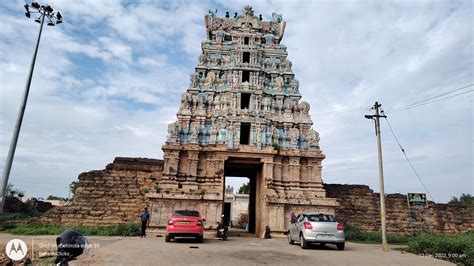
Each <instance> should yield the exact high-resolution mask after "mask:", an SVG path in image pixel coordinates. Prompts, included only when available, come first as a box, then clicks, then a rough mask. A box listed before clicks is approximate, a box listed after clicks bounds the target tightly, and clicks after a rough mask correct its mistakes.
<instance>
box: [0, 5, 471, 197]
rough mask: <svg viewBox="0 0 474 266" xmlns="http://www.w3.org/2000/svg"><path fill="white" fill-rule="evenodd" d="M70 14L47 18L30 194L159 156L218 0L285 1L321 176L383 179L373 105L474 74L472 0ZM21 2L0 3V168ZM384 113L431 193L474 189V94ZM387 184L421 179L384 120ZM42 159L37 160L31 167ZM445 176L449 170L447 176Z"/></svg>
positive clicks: (17, 71) (18, 160) (19, 181)
mask: <svg viewBox="0 0 474 266" xmlns="http://www.w3.org/2000/svg"><path fill="white" fill-rule="evenodd" d="M51 4H52V5H53V7H54V8H56V9H58V10H60V11H61V12H62V14H63V16H64V23H63V24H61V25H58V26H57V27H54V28H51V27H46V28H45V30H44V32H43V34H44V35H43V38H42V40H41V45H40V52H39V56H38V61H37V65H36V69H35V74H34V78H33V84H32V88H31V94H30V98H29V102H28V107H27V112H26V116H25V120H24V124H23V129H22V133H21V136H20V142H19V146H18V149H17V153H16V157H15V162H14V167H13V169H12V175H11V182H12V183H14V184H16V185H17V186H18V187H20V188H23V189H24V190H26V191H27V193H28V195H40V196H47V194H48V193H51V194H58V195H62V196H67V191H66V186H67V184H68V183H69V182H71V181H72V180H74V179H76V177H77V175H78V174H79V173H80V172H82V171H88V170H92V169H102V168H103V167H104V166H105V165H106V164H107V163H109V162H110V161H111V160H112V159H113V158H114V157H115V156H137V157H154V158H160V157H161V156H162V151H161V145H162V144H163V143H164V140H165V137H166V128H167V124H168V123H169V122H171V121H173V120H174V119H175V113H176V111H177V108H178V105H179V95H180V94H181V93H182V92H183V91H184V90H185V89H186V88H187V85H188V83H189V75H190V74H191V73H192V71H193V70H194V67H195V64H196V62H197V58H198V55H199V53H200V49H201V48H200V43H201V40H202V39H204V38H205V26H204V19H203V18H204V15H206V14H207V10H209V9H212V10H214V9H216V8H217V9H218V10H219V11H218V15H223V14H225V11H227V10H228V11H230V12H231V14H233V12H240V11H241V10H242V7H243V6H245V5H247V4H251V5H253V6H254V9H255V12H256V14H260V13H261V14H263V16H264V18H266V19H268V18H270V17H271V13H272V12H273V11H275V12H276V13H282V14H283V18H284V19H285V20H287V22H288V23H287V28H286V32H285V37H284V39H283V44H285V45H287V47H288V53H289V59H290V60H291V61H292V62H293V70H294V72H295V74H296V77H297V78H298V79H299V80H300V90H301V93H302V95H303V100H305V101H308V102H309V103H310V104H311V114H312V116H313V121H314V123H315V128H316V129H317V130H318V131H319V132H320V134H321V146H322V149H323V151H324V152H325V154H326V156H327V159H326V160H325V161H324V162H323V165H324V169H323V175H324V180H325V181H326V182H329V183H334V182H344V183H362V184H369V185H370V186H371V188H373V189H374V190H378V178H377V165H376V164H377V162H376V156H377V155H376V142H375V135H374V128H373V123H372V122H371V121H369V120H366V119H364V117H363V115H364V114H368V113H369V112H368V111H354V112H348V113H343V114H338V115H333V116H328V115H318V114H321V113H322V112H327V111H338V110H345V109H348V108H354V107H361V106H368V105H372V104H373V102H374V101H376V100H378V101H380V102H381V103H382V104H383V107H384V108H385V109H386V110H390V109H393V108H395V107H399V106H403V105H406V104H409V103H411V102H415V101H418V100H420V99H424V98H428V97H431V96H433V95H436V94H439V93H442V92H445V91H447V90H452V89H455V88H457V87H461V86H463V85H466V84H470V83H473V75H474V74H473V71H472V69H473V65H474V63H473V60H474V59H473V58H474V56H473V49H472V44H473V28H474V27H472V20H471V18H472V15H473V14H472V3H471V2H469V1H465V2H457V3H448V2H446V3H444V2H433V3H430V2H427V3H420V2H413V3H408V2H390V3H387V2H384V3H378V2H370V1H367V2H365V1H357V2H320V1H298V2H289V1H258V2H257V3H251V1H232V2H229V1H219V2H217V3H214V2H207V1H205V2H200V1H192V2H169V3H161V2H160V3H154V2H146V1H145V2H137V3H131V2H130V3H129V2H127V3H126V5H125V4H124V3H122V2H119V1H92V0H89V1H74V2H71V1H64V0H55V1H53V2H52V3H51ZM22 9H23V7H22V4H21V3H20V2H5V3H1V4H0V13H1V14H2V18H3V24H2V27H0V50H1V51H5V52H3V53H1V54H0V69H1V70H0V84H1V85H0V96H1V99H0V103H1V109H0V110H1V113H0V128H1V130H0V135H1V137H0V147H1V152H2V153H1V154H0V167H2V169H3V163H4V158H5V156H6V153H7V149H8V146H9V141H10V137H11V131H12V129H13V125H14V120H15V118H16V113H17V111H18V107H19V106H18V104H19V101H20V97H21V94H22V90H23V86H24V82H25V78H26V74H27V70H28V66H29V64H30V60H31V52H32V50H33V44H34V40H35V38H36V34H37V30H38V24H36V23H34V22H33V21H32V20H30V19H27V18H25V17H23V16H22V13H23V10H22ZM465 96H466V97H457V98H453V99H450V100H446V101H441V102H438V103H435V104H432V105H426V106H423V107H420V108H416V109H411V110H407V111H403V112H398V113H390V112H387V113H388V116H389V119H390V121H391V123H392V125H393V127H394V129H395V130H396V133H397V135H398V137H399V139H400V141H401V142H402V144H403V145H404V147H405V149H406V151H407V153H408V155H409V156H410V158H411V159H412V161H413V164H414V165H415V167H416V168H417V170H418V171H419V173H420V174H421V176H422V178H423V180H424V182H425V184H426V185H427V186H428V188H429V189H430V191H431V192H432V194H433V196H435V199H436V200H441V201H446V200H448V199H449V198H450V197H451V196H453V195H459V194H460V193H462V192H465V193H466V192H467V193H471V194H472V193H473V183H472V169H473V168H472V108H471V106H472V95H470V94H467V95H465ZM382 140H383V148H384V161H385V165H384V166H385V176H386V191H388V192H402V193H405V192H408V191H422V190H423V188H422V187H421V185H420V183H419V182H418V181H417V179H416V178H415V177H414V176H413V173H411V169H410V168H409V166H408V165H407V163H406V161H404V158H403V157H402V154H401V153H400V151H399V148H398V146H397V144H396V143H395V142H394V140H393V138H392V137H391V136H390V133H389V131H388V127H387V125H386V124H385V123H383V124H382ZM32 169H34V170H32ZM446 180H450V182H447V181H446Z"/></svg>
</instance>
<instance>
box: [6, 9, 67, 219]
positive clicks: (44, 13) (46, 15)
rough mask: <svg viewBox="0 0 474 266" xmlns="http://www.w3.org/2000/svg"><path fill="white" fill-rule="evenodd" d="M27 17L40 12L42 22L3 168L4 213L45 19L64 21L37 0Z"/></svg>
mask: <svg viewBox="0 0 474 266" xmlns="http://www.w3.org/2000/svg"><path fill="white" fill-rule="evenodd" d="M25 9H26V13H25V16H26V17H28V18H29V17H31V15H32V14H38V16H37V17H36V19H35V21H36V22H38V23H40V29H39V33H38V39H37V40H36V46H35V50H34V53H33V59H32V60H31V65H30V72H29V74H28V78H27V79H26V84H25V91H24V93H23V99H22V101H21V106H20V110H19V112H18V117H17V119H16V124H15V129H14V131H13V136H12V140H11V143H10V149H9V150H8V155H7V160H6V161H5V168H4V169H3V174H2V181H1V182H0V213H3V207H4V205H5V197H6V195H5V193H6V189H7V184H8V178H9V177H10V171H11V169H12V163H13V157H14V156H15V149H16V144H17V142H18V136H19V135H20V128H21V122H22V121H23V115H24V114H25V109H26V102H27V100H28V94H29V92H30V85H31V78H32V77H33V70H34V68H35V62H36V55H37V54H38V47H39V43H40V39H41V32H42V31H43V24H44V21H45V20H47V22H46V23H47V25H48V26H54V25H56V24H60V23H62V22H63V20H62V18H63V17H62V16H61V13H59V12H57V11H56V12H55V11H54V10H53V8H51V6H49V5H40V4H38V3H37V2H32V3H31V5H28V4H25Z"/></svg>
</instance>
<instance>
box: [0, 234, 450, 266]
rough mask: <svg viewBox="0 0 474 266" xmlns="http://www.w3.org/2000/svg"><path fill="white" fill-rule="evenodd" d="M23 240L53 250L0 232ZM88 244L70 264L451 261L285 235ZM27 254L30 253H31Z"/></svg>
mask: <svg viewBox="0 0 474 266" xmlns="http://www.w3.org/2000/svg"><path fill="white" fill-rule="evenodd" d="M13 237H14V238H19V239H22V240H24V241H25V242H26V243H27V245H28V248H29V252H30V251H31V244H33V246H34V253H35V254H34V256H33V263H34V264H42V263H51V262H53V261H54V258H53V257H49V258H48V257H46V258H42V259H39V258H38V256H39V255H40V253H41V252H42V254H43V255H45V254H47V252H48V248H49V251H54V249H52V248H51V247H50V245H53V246H54V239H55V236H34V237H30V236H26V237H22V236H11V235H5V234H2V235H0V245H1V247H2V252H4V251H5V245H6V243H7V242H8V241H9V240H10V239H12V238H13ZM88 241H89V244H90V245H89V247H90V248H89V249H88V250H87V251H86V252H85V253H84V254H83V255H81V256H80V257H79V258H78V259H77V260H76V261H74V262H72V263H70V265H97V264H100V265H103V264H106V265H260V264H272V265H453V264H451V263H449V262H446V261H442V260H437V259H434V258H432V257H426V256H418V255H415V254H410V253H404V252H401V251H397V250H394V249H391V250H390V251H389V252H383V251H382V250H381V247H380V245H369V244H357V243H346V249H345V250H344V251H339V250H337V249H336V248H335V246H332V245H327V246H326V247H320V246H319V245H314V246H313V247H312V248H310V249H307V250H303V249H301V248H300V247H299V246H298V245H289V244H288V243H287V241H286V239H282V238H275V239H268V240H264V239H257V238H248V237H231V238H229V239H228V240H227V241H221V240H217V239H214V238H212V237H208V238H207V239H205V240H204V243H195V242H194V241H191V240H184V239H183V240H180V241H176V242H171V243H166V242H165V240H164V237H156V235H155V234H153V235H149V236H148V237H147V238H143V239H142V238H140V237H97V236H91V237H88ZM30 255H31V253H30Z"/></svg>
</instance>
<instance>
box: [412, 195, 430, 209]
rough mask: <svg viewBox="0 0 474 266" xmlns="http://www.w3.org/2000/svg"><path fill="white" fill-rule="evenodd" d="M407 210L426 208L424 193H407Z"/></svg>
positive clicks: (426, 202)
mask: <svg viewBox="0 0 474 266" xmlns="http://www.w3.org/2000/svg"><path fill="white" fill-rule="evenodd" d="M407 201H408V208H412V207H426V208H427V207H428V200H427V199H426V193H407Z"/></svg>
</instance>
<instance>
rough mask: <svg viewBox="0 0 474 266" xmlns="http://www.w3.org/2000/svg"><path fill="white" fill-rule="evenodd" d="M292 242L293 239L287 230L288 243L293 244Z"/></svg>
mask: <svg viewBox="0 0 474 266" xmlns="http://www.w3.org/2000/svg"><path fill="white" fill-rule="evenodd" d="M294 243H295V241H293V239H291V234H290V231H288V244H290V245H293V244H294Z"/></svg>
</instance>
